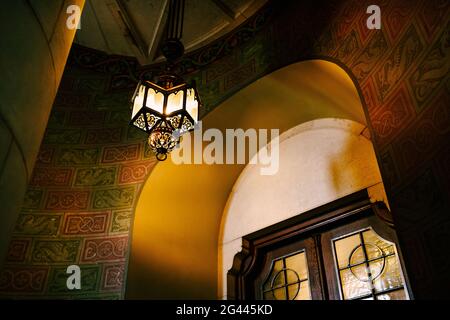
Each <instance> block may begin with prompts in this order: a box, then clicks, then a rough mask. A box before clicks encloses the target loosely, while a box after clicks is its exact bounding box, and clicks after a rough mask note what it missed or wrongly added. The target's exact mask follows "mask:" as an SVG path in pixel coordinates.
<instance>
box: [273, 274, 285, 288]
mask: <svg viewBox="0 0 450 320" xmlns="http://www.w3.org/2000/svg"><path fill="white" fill-rule="evenodd" d="M285 284H286V280H285V279H284V271H281V272H278V273H277V274H275V278H274V280H273V288H276V287H279V286H284V285H285Z"/></svg>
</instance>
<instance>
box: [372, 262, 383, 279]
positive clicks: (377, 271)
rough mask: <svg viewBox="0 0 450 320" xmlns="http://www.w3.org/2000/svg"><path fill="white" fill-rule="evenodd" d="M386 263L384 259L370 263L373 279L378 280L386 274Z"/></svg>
mask: <svg viewBox="0 0 450 320" xmlns="http://www.w3.org/2000/svg"><path fill="white" fill-rule="evenodd" d="M385 267H386V262H385V260H384V259H383V258H381V259H378V260H374V261H371V262H369V268H370V273H371V279H372V280H373V279H375V280H376V279H378V278H379V277H381V275H382V273H384V268H385Z"/></svg>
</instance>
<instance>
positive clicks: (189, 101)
mask: <svg viewBox="0 0 450 320" xmlns="http://www.w3.org/2000/svg"><path fill="white" fill-rule="evenodd" d="M186 111H187V112H188V113H189V114H190V116H191V117H192V119H194V121H195V122H197V119H198V101H197V99H196V96H195V90H194V89H192V88H191V89H188V90H187V95H186Z"/></svg>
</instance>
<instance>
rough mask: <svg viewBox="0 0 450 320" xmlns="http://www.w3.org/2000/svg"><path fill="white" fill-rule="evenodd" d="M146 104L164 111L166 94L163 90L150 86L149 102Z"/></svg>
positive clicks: (156, 109) (148, 106) (160, 111)
mask: <svg viewBox="0 0 450 320" xmlns="http://www.w3.org/2000/svg"><path fill="white" fill-rule="evenodd" d="M145 106H146V107H147V108H150V109H153V110H155V111H157V112H159V113H163V109H164V94H163V93H162V92H156V90H155V89H153V88H148V92H147V102H146V104H145Z"/></svg>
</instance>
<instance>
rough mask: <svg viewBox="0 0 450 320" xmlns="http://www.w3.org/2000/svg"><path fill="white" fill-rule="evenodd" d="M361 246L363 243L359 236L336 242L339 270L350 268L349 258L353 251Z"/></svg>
mask: <svg viewBox="0 0 450 320" xmlns="http://www.w3.org/2000/svg"><path fill="white" fill-rule="evenodd" d="M360 244H361V241H360V239H359V235H358V234H355V235H353V236H350V237H346V238H343V239H339V240H336V241H335V242H334V245H335V248H336V257H337V264H338V266H339V269H341V268H345V267H347V266H348V262H349V257H350V254H351V252H352V250H353V249H354V248H355V247H356V246H358V245H360Z"/></svg>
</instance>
